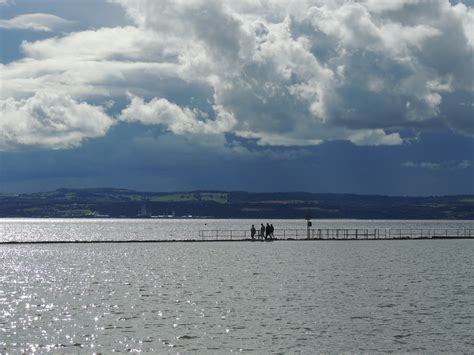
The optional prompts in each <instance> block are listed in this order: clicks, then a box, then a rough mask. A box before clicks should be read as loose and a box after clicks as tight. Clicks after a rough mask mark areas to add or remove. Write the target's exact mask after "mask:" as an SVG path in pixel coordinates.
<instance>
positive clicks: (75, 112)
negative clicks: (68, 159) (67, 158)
mask: <svg viewBox="0 0 474 355" xmlns="http://www.w3.org/2000/svg"><path fill="white" fill-rule="evenodd" d="M113 123H114V121H113V120H112V119H111V118H110V117H108V116H107V115H106V114H105V113H104V111H103V110H102V109H101V108H100V107H96V106H92V105H89V104H87V103H85V102H77V101H75V100H73V99H72V98H70V97H68V96H66V95H59V94H57V93H48V92H38V93H37V94H36V95H34V96H32V97H30V98H28V99H22V100H18V101H17V100H15V99H12V98H8V99H2V100H0V150H9V149H14V148H18V147H24V146H37V147H41V148H48V149H64V148H71V147H75V146H78V145H79V144H80V143H81V142H82V141H83V140H84V139H86V138H95V137H102V136H104V135H105V134H106V133H107V131H108V129H109V128H110V127H111V126H112V124H113Z"/></svg>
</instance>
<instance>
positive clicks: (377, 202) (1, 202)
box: [0, 188, 474, 219]
mask: <svg viewBox="0 0 474 355" xmlns="http://www.w3.org/2000/svg"><path fill="white" fill-rule="evenodd" d="M308 212H309V213H310V214H311V217H312V218H360V219H474V195H457V196H433V197H393V196H373V195H350V194H318V193H307V192H273V193H252V192H239V191H231V192H227V191H191V192H172V193H163V192H138V191H133V190H126V189H114V188H97V189H58V190H56V191H50V192H38V193H28V194H27V193H25V194H0V217H118V218H120V217H122V218H134V217H150V216H154V217H158V216H159V217H162V218H164V217H167V216H175V217H182V216H186V217H190V216H193V217H202V218H204V217H213V218H295V219H300V218H304V216H305V215H306V214H307V213H308Z"/></svg>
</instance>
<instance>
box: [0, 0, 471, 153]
mask: <svg viewBox="0 0 474 355" xmlns="http://www.w3.org/2000/svg"><path fill="white" fill-rule="evenodd" d="M113 2H114V3H116V4H119V5H120V6H122V7H123V9H124V10H125V11H126V13H127V14H128V16H129V17H130V19H131V20H132V21H133V23H134V25H133V26H128V27H115V28H99V29H96V30H89V31H81V32H77V33H71V34H68V35H64V36H62V37H53V38H49V39H45V40H40V41H36V42H23V44H22V50H23V52H24V54H25V59H23V60H20V61H17V62H13V63H10V64H8V65H3V66H0V77H1V79H2V91H1V93H0V96H1V97H2V98H3V99H8V98H11V99H13V100H16V101H18V102H19V101H21V100H27V99H28V98H31V97H33V96H34V95H36V93H37V92H38V91H39V90H43V89H47V90H48V91H49V92H61V93H66V94H67V95H69V96H70V97H71V99H72V100H76V101H77V102H91V100H94V102H97V101H98V100H102V101H107V100H110V99H113V100H115V99H122V100H123V99H126V97H127V95H129V93H130V104H129V105H128V106H127V107H126V108H124V109H123V110H122V111H121V113H119V114H118V116H119V117H118V118H119V120H121V121H133V122H140V123H143V124H160V125H164V126H165V127H166V128H167V129H168V130H169V131H170V132H173V133H175V134H203V133H205V134H217V135H222V134H223V133H226V132H230V133H233V134H235V135H237V136H240V137H242V138H244V139H250V140H254V141H256V142H257V144H260V145H284V146H293V145H294V146H301V145H315V144H320V143H322V142H324V141H329V140H349V141H351V142H353V143H354V144H357V145H394V144H402V143H403V139H402V138H401V135H400V133H398V132H401V131H402V130H406V129H411V130H417V131H421V130H423V129H425V128H430V127H437V128H440V127H444V128H445V129H453V130H455V131H456V132H459V133H461V134H467V135H472V134H473V128H472V127H473V126H474V125H473V118H472V117H473V116H472V95H473V91H474V84H473V81H472V68H473V66H474V59H473V56H472V51H473V49H474V37H473V32H474V31H472V24H473V22H474V11H473V9H472V8H471V7H469V6H466V5H464V4H461V3H459V4H456V5H452V4H450V3H449V1H447V0H442V1H436V2H426V1H411V0H410V1H409V0H406V1H393V2H388V1H383V2H380V1H372V0H363V1H358V2H354V1H344V0H336V1H331V2H326V1H311V0H295V1H292V2H290V3H288V2H286V1H282V0H274V1H262V2H255V1H250V0H248V1H247V0H242V1H231V0H225V1H224V0H223V1H217V0H211V1H209V0H206V1H204V0H193V1H187V0H186V1H185V0H173V1H171V0H163V1H159V2H157V1H153V0H114V1H113ZM461 102H462V103H464V106H461V105H460V103H461ZM94 107H96V106H94ZM96 108H97V107H96ZM98 109H100V108H98ZM102 110H103V109H102ZM388 132H390V133H388Z"/></svg>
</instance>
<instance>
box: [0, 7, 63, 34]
mask: <svg viewBox="0 0 474 355" xmlns="http://www.w3.org/2000/svg"><path fill="white" fill-rule="evenodd" d="M4 4H8V2H6V3H5V2H4ZM69 24H71V21H67V20H65V19H63V18H61V17H58V16H55V15H51V14H43V13H36V14H26V15H19V16H16V17H13V18H11V19H9V20H0V28H5V29H9V30H11V29H15V30H32V31H43V32H51V31H54V30H55V29H58V28H62V27H64V26H67V25H69Z"/></svg>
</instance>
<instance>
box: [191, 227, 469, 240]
mask: <svg viewBox="0 0 474 355" xmlns="http://www.w3.org/2000/svg"><path fill="white" fill-rule="evenodd" d="M259 232H260V231H257V233H256V234H255V236H254V239H256V240H258V239H263V238H262V236H261V235H260V233H259ZM273 237H274V238H275V239H283V240H304V239H310V240H313V239H314V240H364V239H366V240H367V239H368V240H376V239H432V238H453V239H454V238H474V229H471V228H463V229H455V228H450V229H401V228H398V229H397V228H391V229H388V228H385V229H380V228H363V229H361V228H357V229H354V228H331V229H320V228H310V229H304V228H299V229H275V231H274V233H273ZM199 239H200V240H247V239H251V232H250V230H243V229H203V230H200V231H199Z"/></svg>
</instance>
